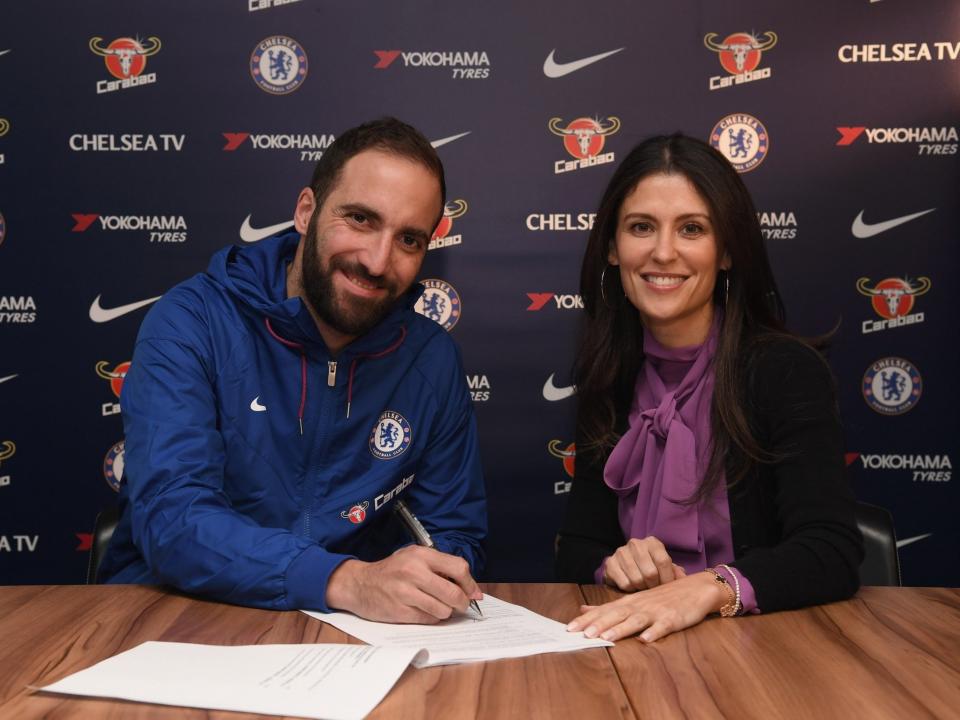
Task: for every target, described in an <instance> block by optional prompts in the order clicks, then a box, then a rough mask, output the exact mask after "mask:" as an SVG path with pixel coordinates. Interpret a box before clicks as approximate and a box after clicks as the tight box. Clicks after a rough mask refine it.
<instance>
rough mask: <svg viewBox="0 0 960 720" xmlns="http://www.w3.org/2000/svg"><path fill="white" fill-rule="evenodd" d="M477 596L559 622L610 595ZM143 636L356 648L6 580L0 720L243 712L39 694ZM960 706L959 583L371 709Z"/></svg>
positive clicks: (710, 628)
mask: <svg viewBox="0 0 960 720" xmlns="http://www.w3.org/2000/svg"><path fill="white" fill-rule="evenodd" d="M484 590H485V591H487V592H489V593H491V594H493V595H495V596H497V597H500V598H502V599H504V600H507V601H510V602H514V603H518V604H522V605H525V606H526V607H529V608H531V609H533V610H535V611H537V612H540V613H542V614H544V615H547V616H550V617H553V618H555V619H557V620H567V619H569V618H571V617H573V616H574V615H575V614H576V612H577V607H578V605H579V604H580V603H581V602H583V600H584V598H586V599H587V600H588V601H590V602H599V601H602V600H604V599H612V598H613V597H615V596H616V593H614V592H613V591H610V590H608V589H604V588H597V587H584V588H582V589H581V588H578V587H577V586H575V585H561V584H496V583H490V584H486V585H484ZM146 640H168V641H180V642H199V643H211V644H224V645H235V644H236V645H239V644H253V643H299V642H307V643H310V642H350V643H355V642H358V641H356V640H354V639H353V638H351V637H350V636H348V635H345V634H344V633H341V632H340V631H339V630H336V629H334V628H332V627H330V626H328V625H326V624H324V623H321V622H318V621H316V620H313V619H311V618H308V617H307V616H306V615H303V614H302V613H295V612H272V611H265V610H253V609H250V608H241V607H234V606H231V605H224V604H220V603H214V602H204V601H200V600H196V599H192V598H188V597H185V596H182V595H179V594H176V593H173V592H169V591H166V590H162V589H158V588H152V587H142V586H82V585H80V586H13V587H0V718H18V719H19V718H39V717H44V718H68V717H71V718H72V717H83V718H118V717H123V718H215V719H218V720H228V719H236V718H248V717H254V716H251V715H244V714H240V713H227V712H208V711H205V710H192V709H187V708H171V707H163V706H158V705H144V704H138V703H128V702H123V701H117V700H94V699H86V698H69V697H63V696H56V695H48V694H44V693H31V692H30V691H29V690H27V689H26V686H28V685H34V686H36V685H45V684H49V683H51V682H54V681H56V680H59V679H60V678H62V677H64V676H66V675H68V674H70V673H72V672H75V671H77V670H80V669H82V668H84V667H88V666H90V665H92V664H93V663H95V662H97V661H99V660H102V659H104V658H106V657H109V656H111V655H114V654H116V653H118V652H121V651H123V650H126V649H129V648H131V647H133V646H135V645H138V644H139V643H141V642H144V641H146ZM958 715H960V590H953V589H937V588H865V589H863V590H861V591H860V593H859V594H858V595H857V597H855V598H854V599H853V600H850V601H848V602H843V603H836V604H833V605H828V606H823V607H819V608H810V609H806V610H799V611H793V612H785V613H775V614H771V615H759V616H754V617H746V618H735V619H720V618H712V619H709V620H707V621H706V622H704V623H702V624H700V625H699V626H697V627H695V628H691V629H690V630H687V631H685V632H682V633H678V634H675V635H672V636H670V637H668V638H666V639H664V640H662V641H660V642H657V643H654V644H653V645H645V644H644V643H642V642H640V641H639V640H635V639H630V640H626V641H621V642H619V643H618V644H617V646H616V647H614V648H611V649H610V650H604V649H595V650H585V651H581V652H576V653H563V654H551V655H538V656H534V657H530V658H520V659H515V660H500V661H497V662H491V663H479V664H473V665H459V666H447V667H438V668H427V669H424V670H414V669H412V668H411V669H409V670H407V672H406V673H405V674H404V676H403V677H402V678H401V679H400V681H399V682H398V683H397V685H396V687H395V688H394V689H393V690H392V691H391V692H390V693H389V694H388V695H387V697H386V698H385V699H384V701H383V702H382V703H381V704H380V705H379V706H378V707H377V709H376V710H375V711H374V712H373V714H372V715H371V716H370V717H371V718H411V719H413V718H444V719H446V718H497V719H499V718H525V719H526V718H544V719H545V720H546V719H550V720H553V719H554V718H557V719H560V718H576V719H577V720H581V719H583V718H671V717H685V718H699V717H704V718H716V717H730V718H737V719H738V720H743V719H744V718H779V717H783V718H806V717H811V718H827V717H838V718H844V719H846V718H861V717H863V718H867V717H869V718H887V717H889V718H911V719H912V718H920V717H944V718H946V717H957V716H958Z"/></svg>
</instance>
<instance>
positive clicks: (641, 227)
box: [632, 222, 653, 233]
mask: <svg viewBox="0 0 960 720" xmlns="http://www.w3.org/2000/svg"><path fill="white" fill-rule="evenodd" d="M632 230H633V231H634V232H638V233H647V232H650V231H651V230H653V226H652V225H650V223H648V222H638V223H634V224H633V227H632Z"/></svg>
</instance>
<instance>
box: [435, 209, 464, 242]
mask: <svg viewBox="0 0 960 720" xmlns="http://www.w3.org/2000/svg"><path fill="white" fill-rule="evenodd" d="M466 212H467V201H466V200H461V199H457V200H451V201H450V202H448V203H447V204H446V205H444V206H443V217H442V218H440V222H439V223H438V224H437V229H436V230H434V231H433V238H432V239H433V240H437V239H438V238H445V237H446V236H447V235H448V234H449V233H450V231H451V230H452V229H453V221H454V220H456V219H457V218H458V217H461V216H463V215H464V213H466Z"/></svg>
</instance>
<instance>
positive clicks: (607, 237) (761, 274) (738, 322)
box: [574, 134, 788, 502]
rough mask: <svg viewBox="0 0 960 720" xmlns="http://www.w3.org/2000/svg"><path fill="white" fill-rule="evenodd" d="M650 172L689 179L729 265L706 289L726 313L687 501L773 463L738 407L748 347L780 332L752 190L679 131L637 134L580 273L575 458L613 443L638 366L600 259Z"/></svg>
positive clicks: (632, 338)
mask: <svg viewBox="0 0 960 720" xmlns="http://www.w3.org/2000/svg"><path fill="white" fill-rule="evenodd" d="M657 173H665V174H679V175H682V176H683V177H685V178H687V179H688V180H689V181H690V182H691V183H693V185H694V186H695V187H696V188H697V191H698V192H699V193H700V195H701V196H702V197H703V199H704V200H705V201H706V203H707V205H708V207H709V208H710V217H711V220H712V223H713V227H714V230H715V236H716V238H717V242H718V248H717V257H718V258H719V257H722V256H723V254H724V252H726V253H727V254H728V257H729V258H730V261H731V264H730V270H728V271H720V272H719V273H718V276H717V282H716V286H715V288H714V295H713V301H714V304H715V305H716V306H717V307H722V308H723V309H724V319H723V325H722V327H721V330H720V337H719V341H718V344H717V352H716V356H715V358H714V365H713V368H714V375H715V382H714V391H713V403H712V406H711V414H710V420H711V428H712V436H713V442H712V447H711V451H710V462H709V464H708V466H707V470H706V474H705V476H704V478H703V480H702V482H701V484H700V486H699V488H698V490H697V492H696V493H695V494H694V496H693V497H692V498H690V499H689V500H690V501H691V502H696V501H699V500H702V499H704V498H706V497H709V496H710V495H711V494H712V493H713V491H714V490H715V489H716V487H717V485H718V483H719V482H720V481H721V478H723V477H724V473H726V479H727V483H728V485H732V484H734V483H736V482H737V481H739V480H740V479H742V478H743V477H744V476H745V475H746V474H747V472H748V471H749V470H750V468H751V467H752V466H753V465H754V464H756V463H758V462H769V461H770V460H772V459H773V458H772V457H770V456H769V453H766V452H765V451H764V450H763V448H761V447H760V446H759V444H758V443H757V440H756V438H755V437H754V434H753V432H752V430H751V428H750V424H749V421H748V419H747V415H746V413H745V403H746V399H745V396H744V387H745V385H746V382H745V381H746V377H745V373H746V372H747V371H748V368H747V363H746V362H744V360H745V357H747V356H748V355H750V354H751V353H750V351H751V347H750V346H751V345H752V344H753V343H755V342H757V341H762V340H763V339H768V338H770V337H773V336H781V337H782V336H784V335H788V333H787V332H786V330H785V329H784V321H785V313H784V308H783V302H782V300H781V298H780V293H779V291H778V290H777V285H776V282H775V280H774V277H773V271H772V270H771V269H770V261H769V258H768V257H767V252H766V249H765V248H764V243H763V234H762V233H761V231H760V223H759V221H758V219H757V212H756V209H755V208H754V206H753V201H752V200H751V198H750V194H749V193H748V192H747V188H746V186H745V185H744V184H743V181H742V180H741V179H740V176H739V175H738V174H737V172H736V171H735V170H734V169H733V167H732V166H731V165H730V163H729V162H728V161H727V159H726V158H725V157H724V156H723V155H721V154H720V153H719V152H717V151H716V150H714V149H713V148H712V147H710V146H709V145H707V144H706V143H704V142H701V141H699V140H695V139H693V138H689V137H686V136H684V135H681V134H675V135H670V136H657V137H652V138H649V139H648V140H645V141H644V142H642V143H640V144H639V145H637V146H636V147H635V148H634V149H633V150H632V151H631V152H630V154H628V155H627V156H626V157H625V158H624V159H623V161H622V162H621V163H620V166H619V167H618V168H617V170H616V172H614V174H613V177H612V178H611V179H610V183H609V184H608V185H607V189H606V191H605V192H604V193H603V198H602V199H601V201H600V208H599V210H598V211H597V218H596V221H595V222H594V226H593V230H592V232H591V233H590V238H589V240H588V242H587V248H586V251H585V252H584V256H583V265H582V268H581V271H580V294H581V296H582V297H583V305H584V309H585V311H586V313H585V315H586V317H585V323H584V328H583V332H582V335H581V338H580V346H579V352H578V354H577V361H576V365H575V367H574V378H575V382H576V385H577V395H578V397H579V400H580V410H579V415H578V425H579V434H580V438H581V440H580V442H581V444H583V443H584V440H585V441H586V442H585V446H584V447H580V445H578V447H577V454H578V455H587V454H589V453H601V454H604V455H605V454H606V453H607V451H609V449H610V448H611V447H612V446H613V445H614V444H615V442H616V440H617V438H618V434H617V427H616V424H617V421H618V419H620V420H622V419H623V418H625V416H626V413H627V410H628V409H629V404H630V400H631V399H632V397H633V388H634V383H635V380H636V377H637V373H638V372H639V371H640V367H641V365H642V364H643V357H644V356H643V329H642V325H641V321H640V315H639V313H638V312H637V309H636V308H635V307H634V306H633V304H632V303H631V302H630V301H629V300H628V299H627V298H626V297H625V295H624V292H623V286H622V285H621V282H620V273H619V271H618V268H616V267H613V266H610V265H609V264H608V262H607V258H608V256H609V252H610V248H611V246H612V243H613V242H614V238H615V236H616V232H617V222H618V218H619V214H620V207H621V206H622V205H623V201H624V199H625V198H626V197H627V195H629V194H630V193H631V192H632V191H633V190H634V188H636V186H637V184H638V183H639V182H640V181H641V180H642V179H644V178H645V177H647V176H648V175H653V174H657ZM601 282H603V286H602V287H601ZM728 282H729V293H727V290H726V288H727V287H728V285H727V283H728Z"/></svg>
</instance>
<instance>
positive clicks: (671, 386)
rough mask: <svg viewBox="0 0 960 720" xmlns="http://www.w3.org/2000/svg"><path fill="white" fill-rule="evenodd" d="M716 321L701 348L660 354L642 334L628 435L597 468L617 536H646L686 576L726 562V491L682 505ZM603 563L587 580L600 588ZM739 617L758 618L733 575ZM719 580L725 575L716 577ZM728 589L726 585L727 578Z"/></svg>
mask: <svg viewBox="0 0 960 720" xmlns="http://www.w3.org/2000/svg"><path fill="white" fill-rule="evenodd" d="M719 321H720V318H719V314H718V316H717V317H716V318H715V319H714V325H713V327H712V328H711V332H710V335H709V336H708V338H707V340H706V341H705V342H704V343H703V345H696V346H693V347H685V348H668V347H665V346H663V345H661V344H660V343H658V342H657V341H656V340H655V339H654V338H653V336H652V335H651V334H650V333H649V332H647V330H646V329H644V335H643V350H644V354H645V355H646V360H645V362H644V365H643V369H642V370H641V372H640V373H639V374H638V376H637V383H636V387H635V391H634V399H633V403H632V406H631V409H630V414H629V417H628V420H629V429H628V430H627V432H626V433H624V435H623V437H621V438H620V441H619V442H618V443H617V445H616V447H614V449H613V451H612V452H611V453H610V457H609V458H608V459H607V464H606V466H605V467H604V481H605V482H606V484H607V485H608V486H609V487H610V488H611V489H612V490H613V491H614V492H616V493H617V495H618V496H619V519H620V527H621V528H622V529H623V534H624V537H627V538H644V537H647V536H648V535H652V536H654V537H656V538H658V539H659V540H660V541H661V542H662V543H663V544H664V546H665V547H666V549H667V552H668V553H669V554H670V557H671V558H672V559H673V561H674V562H675V563H676V564H677V565H680V566H681V567H683V569H684V570H686V571H687V573H688V574H691V573H694V572H699V571H702V570H704V569H705V568H708V567H713V566H715V565H717V564H719V563H730V562H732V561H733V557H734V556H733V537H732V534H731V530H730V507H729V504H728V502H727V490H726V486H725V484H724V483H720V485H719V487H718V488H717V491H716V492H715V493H714V494H713V496H712V497H711V498H709V499H708V500H707V501H706V502H701V503H699V504H694V505H691V504H685V503H683V502H682V501H683V500H684V499H686V498H688V497H690V495H691V494H692V493H693V492H694V491H695V490H696V487H697V485H698V483H699V481H700V479H701V478H702V477H703V476H704V474H705V472H706V468H707V464H708V463H709V459H710V437H711V432H710V403H711V402H712V399H713V382H714V375H713V367H712V364H711V361H712V359H713V355H714V352H715V351H716V344H717V335H718V331H719ZM605 565H606V559H604V561H603V563H601V565H600V567H599V568H598V569H597V571H596V574H595V579H596V581H597V582H598V583H601V582H603V569H604V566H605ZM734 572H736V574H737V579H738V580H739V581H740V599H741V602H742V603H743V611H744V612H758V611H759V610H758V608H757V603H756V596H755V594H754V591H753V586H752V585H751V584H750V581H749V580H747V578H745V577H744V576H743V574H742V573H740V572H739V571H738V570H734ZM721 573H723V574H724V575H727V573H726V572H724V571H723V570H721ZM727 580H728V581H730V582H731V586H733V584H732V583H733V578H731V577H729V576H728V577H727Z"/></svg>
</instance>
